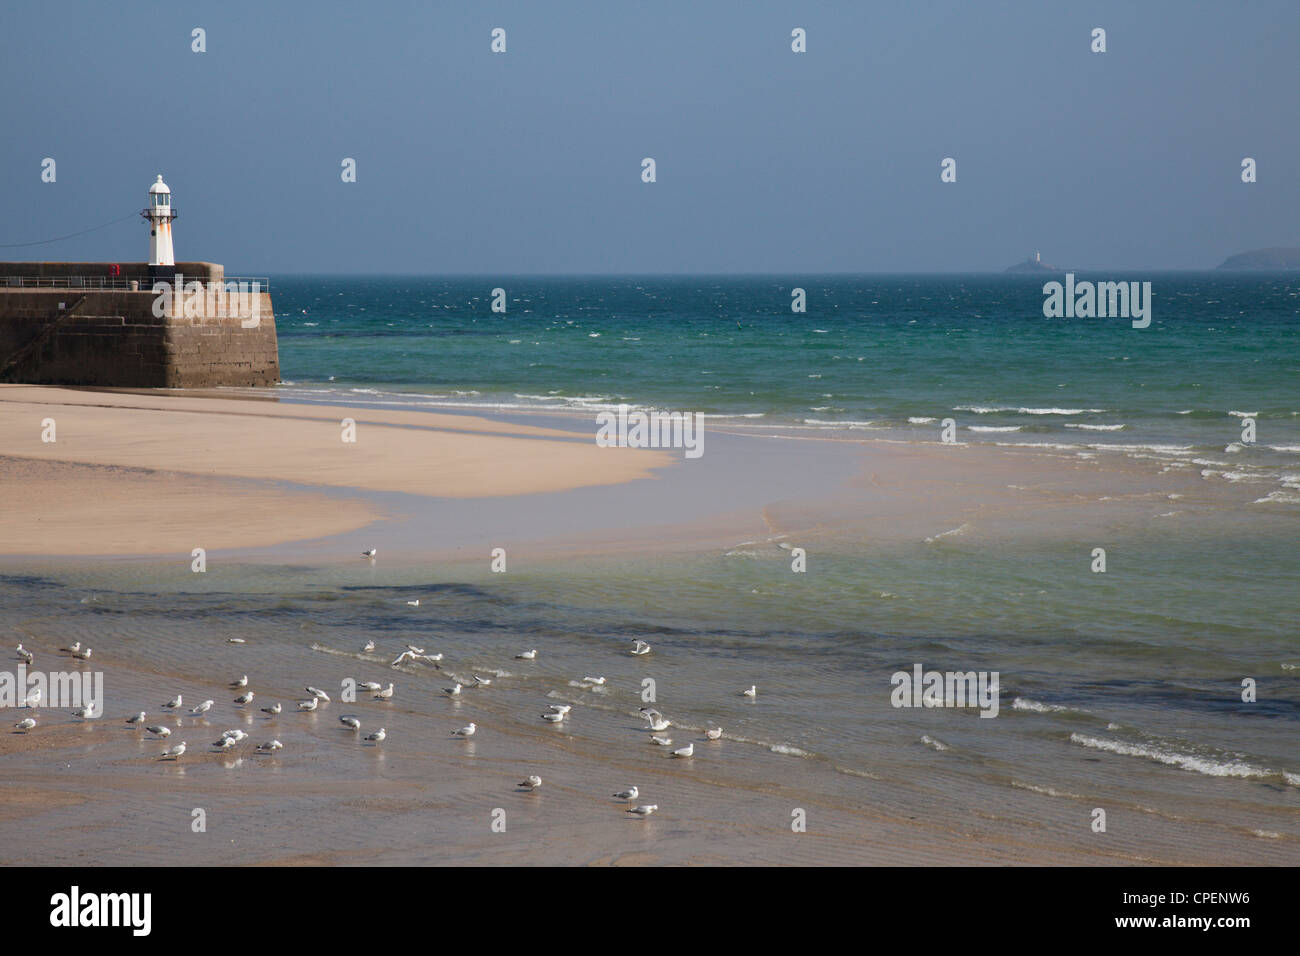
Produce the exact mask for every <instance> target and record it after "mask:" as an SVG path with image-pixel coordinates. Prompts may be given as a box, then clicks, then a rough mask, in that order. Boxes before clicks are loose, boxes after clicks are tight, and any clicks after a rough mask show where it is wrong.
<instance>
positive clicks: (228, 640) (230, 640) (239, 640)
mask: <svg viewBox="0 0 1300 956" xmlns="http://www.w3.org/2000/svg"><path fill="white" fill-rule="evenodd" d="M226 643H227V644H247V643H248V641H246V640H244V639H243V638H242V637H228V638H226Z"/></svg>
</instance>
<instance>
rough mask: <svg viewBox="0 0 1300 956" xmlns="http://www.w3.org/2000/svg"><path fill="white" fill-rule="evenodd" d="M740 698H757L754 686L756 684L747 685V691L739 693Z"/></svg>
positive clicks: (756, 686)
mask: <svg viewBox="0 0 1300 956" xmlns="http://www.w3.org/2000/svg"><path fill="white" fill-rule="evenodd" d="M740 696H741V697H757V696H758V685H756V684H750V685H749V690H746V691H741V694H740Z"/></svg>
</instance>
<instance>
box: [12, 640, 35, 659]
mask: <svg viewBox="0 0 1300 956" xmlns="http://www.w3.org/2000/svg"><path fill="white" fill-rule="evenodd" d="M14 652H15V653H16V654H17V655H18V656H19V657H20V658H22V659H23V660H24V661H26V662H27V663H28V664H30V663H31V662H32V652H31V651H29V650H28V649H27V648H25V647H23V646H22V645H21V644H19V645H18V646H17V647H15V648H14Z"/></svg>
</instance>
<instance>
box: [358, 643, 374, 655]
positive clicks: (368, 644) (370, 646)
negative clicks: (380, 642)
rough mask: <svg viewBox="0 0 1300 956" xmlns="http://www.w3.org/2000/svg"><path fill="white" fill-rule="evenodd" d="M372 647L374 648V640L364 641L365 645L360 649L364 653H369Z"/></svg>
mask: <svg viewBox="0 0 1300 956" xmlns="http://www.w3.org/2000/svg"><path fill="white" fill-rule="evenodd" d="M374 649H375V642H374V641H366V646H365V647H363V648H361V650H362V651H364V652H366V653H369V652H370V651H373V650H374Z"/></svg>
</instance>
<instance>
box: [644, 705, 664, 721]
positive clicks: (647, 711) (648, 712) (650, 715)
mask: <svg viewBox="0 0 1300 956" xmlns="http://www.w3.org/2000/svg"><path fill="white" fill-rule="evenodd" d="M641 716H642V717H644V718H645V719H646V720H653V719H654V718H656V717H662V716H663V714H661V713H659V711H657V710H655V709H654V708H653V707H642V708H641Z"/></svg>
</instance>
